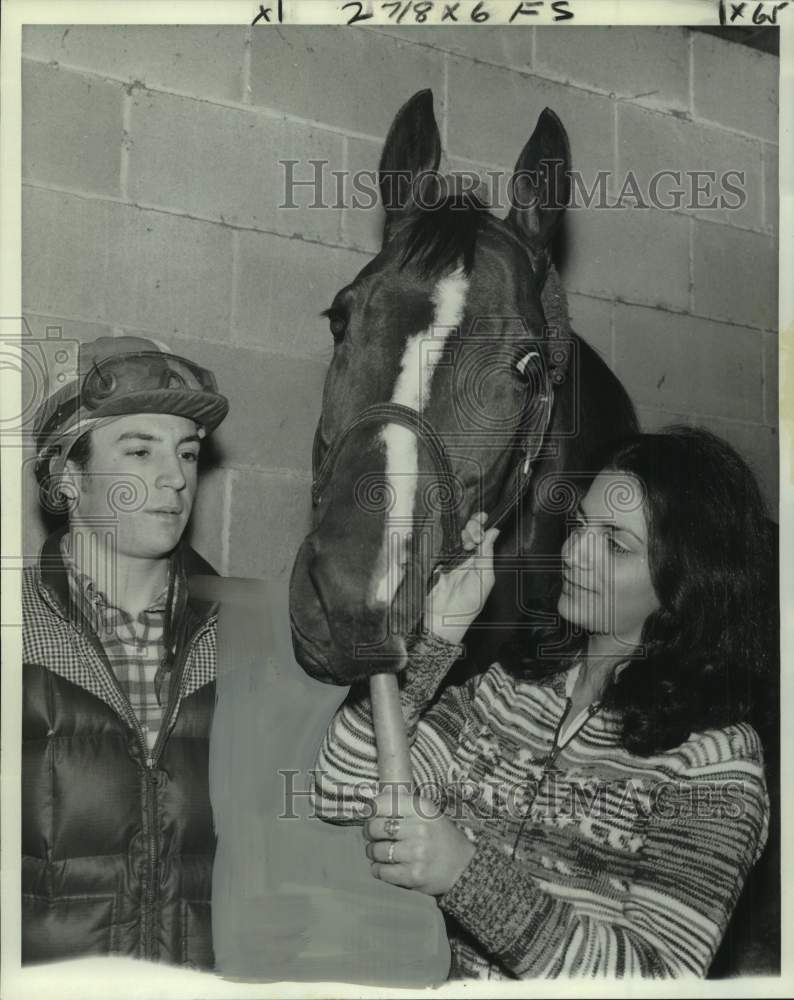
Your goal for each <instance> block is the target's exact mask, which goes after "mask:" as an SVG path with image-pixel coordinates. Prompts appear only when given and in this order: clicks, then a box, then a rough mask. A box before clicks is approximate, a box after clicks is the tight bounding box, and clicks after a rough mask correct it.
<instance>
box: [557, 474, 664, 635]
mask: <svg viewBox="0 0 794 1000" xmlns="http://www.w3.org/2000/svg"><path fill="white" fill-rule="evenodd" d="M643 499H644V491H643V488H642V484H641V483H640V481H639V480H638V479H637V478H636V477H634V476H632V475H630V474H628V473H625V472H613V471H605V472H601V473H600V474H599V475H598V476H596V478H595V480H594V481H593V484H592V486H591V487H590V489H589V490H588V491H587V494H586V495H585V497H584V498H583V499H582V501H581V503H580V504H579V507H578V508H577V511H576V524H575V526H574V530H573V531H572V532H571V534H570V536H569V538H568V539H567V541H566V542H565V545H564V546H563V549H562V562H563V566H562V571H563V584H562V593H561V594H560V600H559V602H558V605H557V609H558V611H559V613H560V615H562V617H563V618H565V619H566V620H567V621H569V622H571V623H572V624H574V625H577V626H579V627H580V628H582V629H584V630H585V631H587V632H590V633H599V634H608V635H612V636H614V637H615V638H616V639H618V640H619V641H620V642H625V643H629V644H632V645H637V644H638V643H639V640H640V634H641V632H642V626H643V624H644V623H645V619H646V618H647V617H648V615H649V614H651V612H652V611H655V610H656V609H657V608H658V607H659V601H658V598H657V597H656V594H655V592H654V589H653V584H652V583H651V573H650V567H649V564H648V525H647V522H646V519H645V505H644V503H643Z"/></svg>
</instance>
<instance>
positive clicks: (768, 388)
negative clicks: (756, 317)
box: [763, 333, 780, 427]
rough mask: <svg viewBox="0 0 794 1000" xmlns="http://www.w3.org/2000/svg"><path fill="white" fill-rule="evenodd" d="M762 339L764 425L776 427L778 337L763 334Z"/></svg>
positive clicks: (771, 334) (773, 334)
mask: <svg viewBox="0 0 794 1000" xmlns="http://www.w3.org/2000/svg"><path fill="white" fill-rule="evenodd" d="M763 338H764V423H766V424H769V425H770V426H771V427H777V425H778V419H779V418H778V380H779V378H780V371H779V361H778V347H779V344H778V335H777V334H776V333H765V334H763Z"/></svg>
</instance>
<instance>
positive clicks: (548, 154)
mask: <svg viewBox="0 0 794 1000" xmlns="http://www.w3.org/2000/svg"><path fill="white" fill-rule="evenodd" d="M570 166H571V152H570V147H569V145H568V134H567V133H566V131H565V128H564V127H563V124H562V122H561V121H560V119H559V118H558V117H557V115H555V114H554V112H553V111H552V110H551V109H550V108H545V109H544V110H543V112H542V113H541V116H540V118H538V123H537V125H536V126H535V131H534V132H533V133H532V135H531V136H530V138H529V142H527V144H526V146H524V148H523V149H522V151H521V155H520V156H519V158H518V162H517V163H516V166H515V170H514V172H513V176H512V178H511V181H510V205H511V207H510V212H509V213H508V216H507V221H508V224H509V225H510V226H512V228H513V230H514V231H515V232H516V233H517V234H518V235H519V236H520V237H521V238H522V239H523V240H524V241H525V242H526V243H528V244H529V247H530V249H531V250H532V252H533V253H542V252H543V251H545V250H546V248H547V247H548V245H549V242H550V241H551V237H552V235H553V233H554V230H555V228H556V226H557V224H558V222H559V220H560V219H561V218H562V213H563V211H564V209H565V206H566V205H567V204H568V199H569V197H570V190H571V180H570V175H569V171H570Z"/></svg>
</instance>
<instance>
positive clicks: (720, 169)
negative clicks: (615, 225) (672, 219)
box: [616, 104, 763, 229]
mask: <svg viewBox="0 0 794 1000" xmlns="http://www.w3.org/2000/svg"><path fill="white" fill-rule="evenodd" d="M662 171H678V172H680V174H681V179H680V181H679V180H678V179H677V178H672V177H670V176H669V175H662V176H661V177H660V176H659V175H660V174H661V172H662ZM705 171H709V172H710V173H709V175H708V176H706V175H705V174H702V173H701V174H700V176H699V177H698V176H693V174H695V172H705ZM737 172H739V173H741V174H744V179H743V180H742V179H741V178H740V177H737V176H736V173H737ZM629 173H631V174H633V175H634V177H635V178H636V180H637V182H638V189H639V191H640V192H641V195H642V198H643V199H644V200H645V201H646V202H648V203H650V204H652V205H653V204H655V206H656V207H660V208H663V209H665V210H669V209H672V208H675V209H676V210H680V211H683V212H691V213H692V214H694V215H698V216H701V217H703V218H706V219H709V220H711V221H720V222H730V223H732V224H736V225H739V226H746V227H748V228H758V229H760V228H761V225H762V223H763V192H762V184H763V167H762V161H761V148H760V145H759V143H757V142H752V141H750V140H748V139H744V138H743V137H742V136H738V135H735V134H734V133H732V132H725V131H723V130H721V129H718V128H713V127H711V126H709V125H703V124H701V123H699V122H691V121H685V120H683V119H681V118H676V117H674V116H672V115H663V114H659V113H653V112H650V111H646V110H644V109H642V108H637V107H633V106H631V105H628V104H619V105H618V163H617V175H616V188H617V189H618V190H619V189H620V187H621V186H623V185H624V184H625V183H626V177H627V175H628V174H629ZM711 174H714V175H715V177H714V179H713V180H712V178H711ZM655 177H656V178H658V179H657V181H656V182H654V178H655ZM698 185H702V187H701V188H700V191H699V190H698ZM737 188H738V191H737V190H736V189H737ZM631 190H632V189H631V188H630V187H628V186H626V187H625V191H626V193H627V196H628V200H627V202H626V204H627V205H629V206H631V205H632V204H634V200H632V196H631ZM681 192H683V194H682V193H681ZM720 203H724V205H725V207H720ZM712 205H713V206H714V207H710V206H712Z"/></svg>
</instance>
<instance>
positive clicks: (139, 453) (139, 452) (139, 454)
mask: <svg viewBox="0 0 794 1000" xmlns="http://www.w3.org/2000/svg"><path fill="white" fill-rule="evenodd" d="M127 454H128V455H134V456H135V457H136V458H145V457H146V456H147V455H148V454H149V449H148V448H135V450H134V451H128V452H127Z"/></svg>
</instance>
